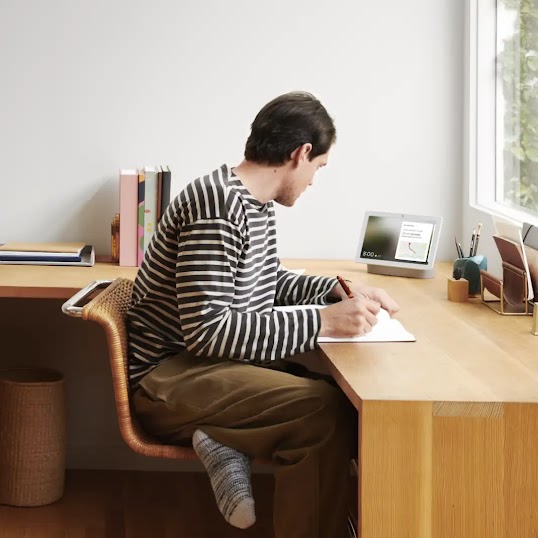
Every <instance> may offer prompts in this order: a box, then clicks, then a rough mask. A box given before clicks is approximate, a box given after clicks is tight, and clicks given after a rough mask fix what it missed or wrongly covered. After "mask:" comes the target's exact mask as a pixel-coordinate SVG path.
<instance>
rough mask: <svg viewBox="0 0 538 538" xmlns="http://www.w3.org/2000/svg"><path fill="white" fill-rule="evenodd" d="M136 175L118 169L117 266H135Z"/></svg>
mask: <svg viewBox="0 0 538 538" xmlns="http://www.w3.org/2000/svg"><path fill="white" fill-rule="evenodd" d="M137 204H138V174H137V171H136V170H127V169H120V218H119V224H120V244H119V245H117V246H118V247H119V248H118V251H119V264H120V265H122V266H126V267H136V265H137V249H136V246H137V237H138V235H137V222H138V211H137Z"/></svg>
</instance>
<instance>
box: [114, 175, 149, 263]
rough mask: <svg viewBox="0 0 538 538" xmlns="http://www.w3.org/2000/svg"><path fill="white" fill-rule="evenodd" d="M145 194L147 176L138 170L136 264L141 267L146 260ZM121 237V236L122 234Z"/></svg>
mask: <svg viewBox="0 0 538 538" xmlns="http://www.w3.org/2000/svg"><path fill="white" fill-rule="evenodd" d="M144 193H145V176H144V170H138V219H137V220H138V226H137V228H136V230H137V232H136V233H137V241H136V245H137V250H136V262H137V263H136V264H137V265H138V266H140V264H141V263H142V260H143V259H144ZM120 235H121V234H120Z"/></svg>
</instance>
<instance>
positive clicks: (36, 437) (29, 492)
mask: <svg viewBox="0 0 538 538" xmlns="http://www.w3.org/2000/svg"><path fill="white" fill-rule="evenodd" d="M64 398H65V397H64V380H63V376H62V374H61V373H59V372H56V371H55V370H49V369H45V368H17V369H10V370H2V371H0V504H8V505H12V506H42V505H45V504H49V503H52V502H54V501H57V500H58V499H59V498H60V497H61V496H62V495H63V491H64V477H65V443H66V431H65V429H66V428H65V399H64ZM0 534H1V532H0Z"/></svg>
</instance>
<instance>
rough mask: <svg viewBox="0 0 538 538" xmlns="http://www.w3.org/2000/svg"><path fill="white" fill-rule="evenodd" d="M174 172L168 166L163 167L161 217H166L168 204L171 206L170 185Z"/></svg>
mask: <svg viewBox="0 0 538 538" xmlns="http://www.w3.org/2000/svg"><path fill="white" fill-rule="evenodd" d="M171 181H172V172H171V171H170V168H169V167H168V166H163V167H162V187H161V216H162V215H164V212H165V211H166V208H167V207H168V204H170V183H171Z"/></svg>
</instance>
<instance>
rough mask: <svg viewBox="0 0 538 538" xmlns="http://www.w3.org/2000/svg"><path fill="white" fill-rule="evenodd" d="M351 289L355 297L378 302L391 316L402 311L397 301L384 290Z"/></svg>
mask: <svg viewBox="0 0 538 538" xmlns="http://www.w3.org/2000/svg"><path fill="white" fill-rule="evenodd" d="M350 289H351V291H352V292H353V295H354V296H355V297H365V298H367V299H370V300H372V301H376V302H378V303H379V304H380V305H381V308H384V309H385V310H386V311H387V312H388V313H389V314H390V315H391V316H392V315H394V314H396V312H398V310H400V307H399V306H398V304H397V303H396V301H395V300H394V299H393V298H392V297H391V296H390V295H389V294H388V293H387V292H386V291H385V290H384V289H383V288H374V287H373V286H353V285H351V286H350Z"/></svg>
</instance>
